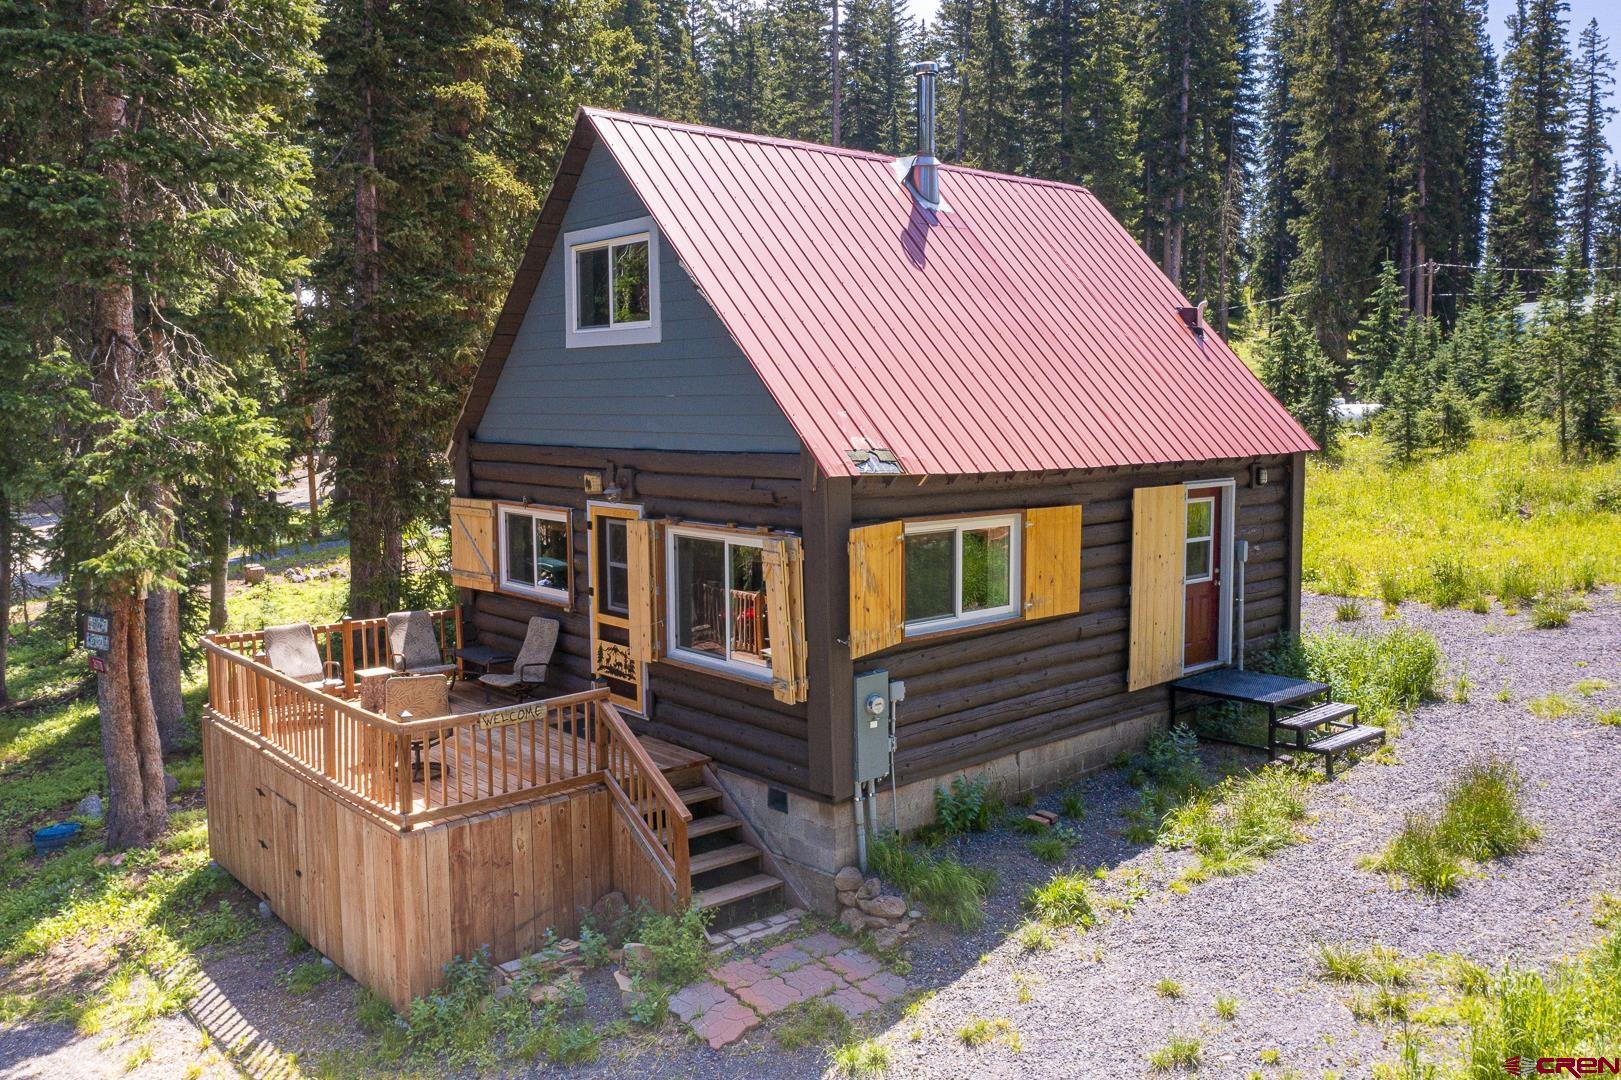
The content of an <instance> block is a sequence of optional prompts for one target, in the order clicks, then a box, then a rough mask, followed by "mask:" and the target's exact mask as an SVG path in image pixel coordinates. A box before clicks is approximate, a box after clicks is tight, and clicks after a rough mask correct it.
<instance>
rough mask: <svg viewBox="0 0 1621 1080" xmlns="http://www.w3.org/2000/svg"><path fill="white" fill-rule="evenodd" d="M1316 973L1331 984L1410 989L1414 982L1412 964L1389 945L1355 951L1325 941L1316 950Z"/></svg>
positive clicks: (1346, 946) (1373, 946)
mask: <svg viewBox="0 0 1621 1080" xmlns="http://www.w3.org/2000/svg"><path fill="white" fill-rule="evenodd" d="M1317 973H1318V975H1320V976H1321V977H1322V978H1325V979H1328V980H1330V981H1332V982H1343V983H1362V984H1365V985H1368V986H1407V985H1410V984H1411V983H1412V981H1413V969H1412V965H1410V964H1408V963H1407V962H1406V961H1405V960H1403V959H1402V957H1401V954H1400V953H1398V952H1397V951H1396V950H1395V949H1392V948H1390V947H1389V946H1387V945H1372V946H1369V947H1368V948H1366V949H1355V948H1352V947H1351V946H1349V945H1334V944H1330V943H1327V942H1324V943H1323V944H1320V945H1318V947H1317Z"/></svg>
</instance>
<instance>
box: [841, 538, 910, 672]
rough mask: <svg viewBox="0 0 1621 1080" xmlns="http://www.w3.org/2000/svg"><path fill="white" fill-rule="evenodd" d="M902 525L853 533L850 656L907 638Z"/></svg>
mask: <svg viewBox="0 0 1621 1080" xmlns="http://www.w3.org/2000/svg"><path fill="white" fill-rule="evenodd" d="M901 536H902V524H901V522H899V521H886V522H884V523H883V524H882V525H867V526H864V527H862V528H859V529H851V530H850V656H851V657H852V658H854V657H860V656H866V655H867V654H868V653H875V652H877V651H879V650H880V649H887V648H889V647H890V646H891V645H899V644H900V642H901V638H903V637H904V636H905V624H906V596H905V588H904V579H905V572H904V571H905V562H904V557H903V554H902V544H901Z"/></svg>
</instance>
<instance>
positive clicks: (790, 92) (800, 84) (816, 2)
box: [762, 0, 833, 143]
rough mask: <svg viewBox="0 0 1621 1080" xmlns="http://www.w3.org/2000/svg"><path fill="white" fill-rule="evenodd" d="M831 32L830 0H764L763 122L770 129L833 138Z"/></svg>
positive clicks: (810, 137)
mask: <svg viewBox="0 0 1621 1080" xmlns="http://www.w3.org/2000/svg"><path fill="white" fill-rule="evenodd" d="M832 33H833V25H832V8H831V7H830V5H829V4H828V3H827V2H826V0H766V49H767V53H768V55H769V56H770V67H769V71H768V75H767V79H766V95H765V103H764V106H763V110H762V114H763V115H762V126H763V128H764V129H765V131H766V132H767V133H768V134H771V135H780V136H783V137H785V138H789V139H804V140H806V141H808V142H820V143H825V142H829V141H831V139H832V137H833V95H832V82H831V80H830V79H829V77H828V70H829V56H830V52H829V49H830V48H831V40H832Z"/></svg>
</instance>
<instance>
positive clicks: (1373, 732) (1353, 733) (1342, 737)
mask: <svg viewBox="0 0 1621 1080" xmlns="http://www.w3.org/2000/svg"><path fill="white" fill-rule="evenodd" d="M1384 739H1385V729H1384V728H1377V727H1366V726H1362V725H1359V726H1357V727H1354V728H1347V729H1346V730H1344V731H1336V732H1335V733H1334V734H1332V735H1327V736H1324V737H1323V738H1321V739H1316V740H1314V741H1312V742H1309V743H1307V744H1306V745H1305V746H1302V747H1299V748H1298V749H1301V750H1306V751H1308V752H1310V753H1313V754H1338V753H1340V752H1341V751H1344V750H1350V749H1353V748H1355V747H1358V746H1361V745H1363V744H1364V743H1371V742H1384Z"/></svg>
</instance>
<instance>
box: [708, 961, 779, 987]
mask: <svg viewBox="0 0 1621 1080" xmlns="http://www.w3.org/2000/svg"><path fill="white" fill-rule="evenodd" d="M710 974H711V975H713V976H714V977H715V978H716V979H718V980H719V981H720V982H721V983H722V984H723V985H724V986H725V987H726V989H728V990H730V991H732V992H733V993H736V992H737V991H739V990H741V989H743V988H744V987H745V986H753V985H754V984H755V983H757V982H764V981H765V980H766V979H769V978H771V972H770V971H768V970H767V969H766V968H763V967H761V966H760V965H759V964H757V963H755V962H754V961H753V960H731V961H728V962H727V963H724V964H722V965H721V966H720V967H718V968H716V969H715V970H714V971H712V972H710Z"/></svg>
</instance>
